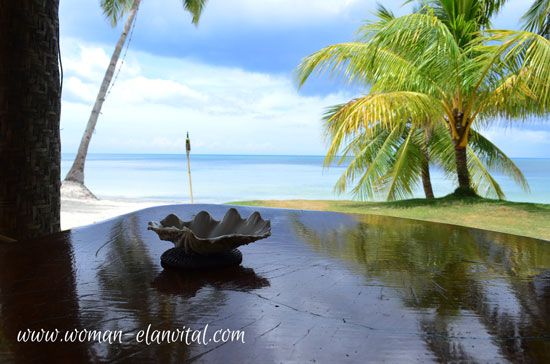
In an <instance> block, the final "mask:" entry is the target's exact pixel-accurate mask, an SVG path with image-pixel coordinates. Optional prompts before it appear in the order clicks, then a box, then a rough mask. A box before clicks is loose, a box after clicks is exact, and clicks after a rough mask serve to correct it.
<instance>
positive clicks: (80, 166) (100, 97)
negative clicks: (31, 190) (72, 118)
mask: <svg viewBox="0 0 550 364" xmlns="http://www.w3.org/2000/svg"><path fill="white" fill-rule="evenodd" d="M140 2H141V0H134V3H133V4H132V8H131V9H130V14H129V15H128V19H127V20H126V23H125V24H124V29H123V30H122V34H121V35H120V38H119V39H118V42H117V44H116V47H115V50H114V52H113V55H112V56H111V62H110V63H109V67H107V71H106V72H105V76H103V81H102V82H101V87H100V88H99V93H98V94H97V98H96V100H95V104H94V107H93V109H92V113H91V114H90V118H89V119H88V124H87V125H86V130H84V134H83V135H82V140H81V141H80V146H79V147H78V153H77V154H76V157H75V160H74V162H73V165H72V166H71V169H70V170H69V173H67V176H66V177H65V181H70V182H76V183H79V184H82V185H83V184H84V164H85V163H86V156H87V155H88V147H89V145H90V140H91V139H92V135H93V133H94V130H95V126H96V124H97V119H98V118H99V114H100V113H101V108H102V106H103V102H104V101H105V96H106V95H107V90H108V89H109V85H110V84H111V81H112V79H113V75H114V73H115V69H116V65H117V63H118V59H119V57H120V53H121V52H122V47H123V46H124V43H126V38H127V37H128V33H129V32H130V29H131V27H132V24H133V23H134V20H135V18H136V14H137V11H138V8H139V4H140Z"/></svg>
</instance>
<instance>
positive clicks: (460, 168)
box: [455, 145, 471, 191]
mask: <svg viewBox="0 0 550 364" xmlns="http://www.w3.org/2000/svg"><path fill="white" fill-rule="evenodd" d="M455 158H456V174H457V176H458V188H459V189H460V190H463V191H466V190H469V189H471V186H470V172H469V171H468V160H467V157H466V148H465V147H461V146H459V145H455Z"/></svg>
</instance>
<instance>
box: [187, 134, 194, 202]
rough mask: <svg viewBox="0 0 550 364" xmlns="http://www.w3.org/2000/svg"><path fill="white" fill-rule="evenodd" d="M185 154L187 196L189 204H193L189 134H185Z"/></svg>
mask: <svg viewBox="0 0 550 364" xmlns="http://www.w3.org/2000/svg"><path fill="white" fill-rule="evenodd" d="M185 152H186V154H187V175H188V176H189V195H190V196H191V203H193V182H192V181H191V158H190V156H189V154H190V153H191V140H190V139H189V132H187V139H185Z"/></svg>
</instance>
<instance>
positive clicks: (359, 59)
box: [298, 0, 550, 195]
mask: <svg viewBox="0 0 550 364" xmlns="http://www.w3.org/2000/svg"><path fill="white" fill-rule="evenodd" d="M444 2H446V1H443V0H442V1H441V3H444ZM454 2H455V3H457V4H458V3H463V2H464V1H461V0H454ZM468 2H469V3H472V4H474V3H478V2H479V1H475V0H472V1H468ZM436 10H437V9H435V10H434V9H433V8H425V11H424V12H419V13H414V14H410V15H405V16H402V17H399V18H395V19H391V20H388V21H386V22H383V23H374V24H367V25H366V26H364V27H362V29H361V30H360V39H359V40H358V41H356V42H351V43H342V44H336V45H332V46H329V47H326V48H324V49H322V50H320V51H318V52H316V53H314V54H313V55H311V56H309V57H307V58H306V59H305V60H304V61H303V62H302V63H301V65H300V66H299V68H298V73H299V83H300V85H302V84H303V83H304V82H305V81H306V80H307V79H308V78H309V76H310V75H311V73H312V72H313V71H318V72H326V71H328V72H331V73H332V74H336V75H342V76H344V77H346V78H347V79H348V80H349V81H350V82H361V83H363V84H369V85H370V86H371V89H370V92H369V93H368V94H367V95H365V96H362V97H358V98H356V99H354V100H351V101H350V102H348V103H346V104H345V105H344V106H342V107H341V108H340V109H339V110H338V112H336V113H334V114H333V115H332V116H331V117H330V119H329V120H328V124H330V125H331V126H330V127H331V128H333V129H334V134H333V138H332V143H331V145H330V148H329V152H328V154H336V153H337V152H338V150H339V149H340V147H341V145H342V143H343V142H344V141H345V140H346V139H347V138H353V137H357V136H358V135H361V134H363V133H366V134H367V135H371V134H372V130H373V126H375V125H383V126H385V127H388V128H391V127H394V126H396V125H399V124H402V123H404V122H412V123H413V124H414V125H418V121H422V120H429V121H430V123H431V124H432V125H433V126H434V127H435V126H436V125H439V124H441V125H445V127H446V128H447V130H448V132H449V134H450V138H451V140H452V142H453V148H454V154H455V158H454V159H455V169H456V175H457V177H458V189H457V191H456V193H458V194H465V195H475V191H474V190H473V185H472V181H471V176H470V173H469V169H468V164H469V163H468V149H467V147H468V143H469V141H470V136H471V135H472V132H471V130H472V126H473V125H474V123H476V124H482V123H484V122H485V123H486V122H488V121H490V120H492V119H494V118H497V117H499V118H501V119H504V120H512V119H516V118H519V119H528V118H529V117H531V116H533V115H544V114H546V113H547V112H548V106H549V101H550V97H549V96H550V42H548V40H547V39H544V38H543V37H541V36H539V35H537V34H534V33H531V32H527V31H510V30H482V29H481V26H480V25H479V24H477V23H476V22H477V20H476V19H477V17H475V16H472V19H471V20H467V19H466V17H465V16H462V15H461V13H455V15H456V16H457V18H456V19H455V20H454V21H455V22H459V21H460V22H462V27H461V29H465V30H464V31H462V32H460V33H459V32H457V31H454V32H453V31H452V29H450V28H449V27H448V26H447V25H446V24H445V21H444V20H442V19H440V18H439V17H438V15H436ZM457 29H458V27H457Z"/></svg>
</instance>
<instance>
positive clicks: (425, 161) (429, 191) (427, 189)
mask: <svg viewBox="0 0 550 364" xmlns="http://www.w3.org/2000/svg"><path fill="white" fill-rule="evenodd" d="M431 134H432V133H431V130H429V129H426V130H425V134H424V136H425V138H424V145H423V150H422V154H423V158H422V187H423V188H424V195H426V198H427V199H432V198H434V191H433V188H432V179H431V177H430V150H429V144H430V139H431V137H432V135H431Z"/></svg>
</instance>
